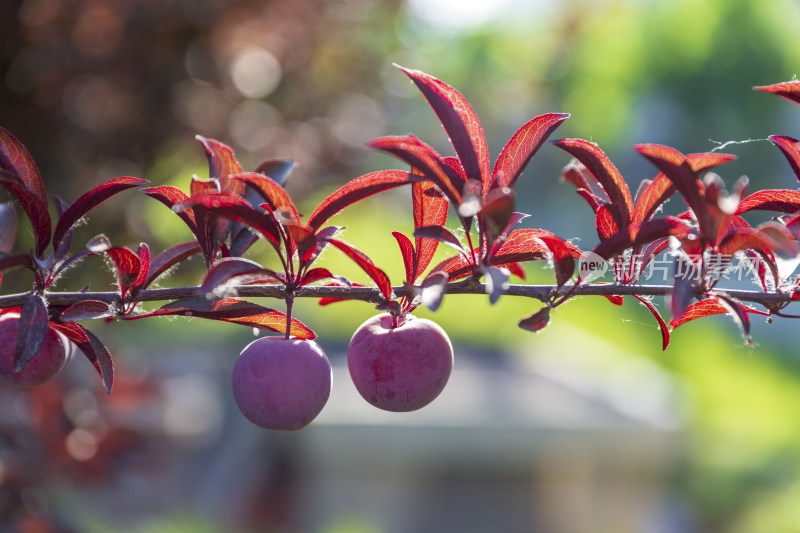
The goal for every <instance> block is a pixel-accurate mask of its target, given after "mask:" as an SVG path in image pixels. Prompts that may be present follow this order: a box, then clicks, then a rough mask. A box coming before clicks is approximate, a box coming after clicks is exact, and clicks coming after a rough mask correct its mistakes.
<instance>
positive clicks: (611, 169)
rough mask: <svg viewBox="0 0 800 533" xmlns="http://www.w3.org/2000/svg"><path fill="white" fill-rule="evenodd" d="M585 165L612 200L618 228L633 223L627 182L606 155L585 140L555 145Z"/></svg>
mask: <svg viewBox="0 0 800 533" xmlns="http://www.w3.org/2000/svg"><path fill="white" fill-rule="evenodd" d="M554 144H555V145H556V146H558V147H559V148H561V149H562V150H564V151H566V152H567V153H569V154H571V155H572V156H573V157H575V158H576V159H577V160H578V161H580V162H581V163H583V165H584V166H586V168H587V169H589V172H591V173H592V175H594V177H595V178H597V181H598V182H599V183H600V185H602V186H603V189H604V190H605V191H606V194H608V198H609V200H611V207H610V209H611V211H612V214H613V215H614V220H616V222H617V226H619V227H623V226H627V225H628V224H630V222H631V213H632V212H633V199H632V198H631V192H630V190H629V189H628V186H627V185H626V184H625V180H623V179H622V175H621V174H620V173H619V170H617V167H615V166H614V164H613V163H612V162H611V160H610V159H609V158H608V156H606V154H605V153H603V151H602V150H601V149H600V147H599V146H597V145H596V144H595V143H593V142H589V141H585V140H583V139H562V140H560V141H556V142H555V143H554Z"/></svg>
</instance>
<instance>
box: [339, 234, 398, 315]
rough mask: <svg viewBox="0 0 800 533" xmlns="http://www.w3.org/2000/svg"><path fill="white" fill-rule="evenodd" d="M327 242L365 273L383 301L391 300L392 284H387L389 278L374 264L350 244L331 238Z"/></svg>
mask: <svg viewBox="0 0 800 533" xmlns="http://www.w3.org/2000/svg"><path fill="white" fill-rule="evenodd" d="M327 241H328V242H329V243H330V244H332V245H334V246H335V247H337V248H338V249H339V250H341V251H342V252H344V253H345V255H346V256H347V257H349V258H350V259H352V260H353V261H355V262H356V264H357V265H358V266H360V267H361V268H362V269H363V270H364V272H366V273H367V275H368V276H369V277H370V278H371V279H372V281H374V282H375V284H376V285H377V286H378V289H380V291H381V294H382V295H383V297H384V298H385V299H387V300H391V299H392V284H391V283H390V282H389V277H388V276H387V275H386V273H385V272H384V271H383V270H381V269H380V268H378V267H377V266H375V263H373V262H372V260H371V259H370V258H369V257H367V256H366V255H365V254H364V253H363V252H361V251H360V250H357V249H356V248H354V247H353V246H351V245H350V244H347V243H346V242H344V241H341V240H339V239H332V238H331V239H327Z"/></svg>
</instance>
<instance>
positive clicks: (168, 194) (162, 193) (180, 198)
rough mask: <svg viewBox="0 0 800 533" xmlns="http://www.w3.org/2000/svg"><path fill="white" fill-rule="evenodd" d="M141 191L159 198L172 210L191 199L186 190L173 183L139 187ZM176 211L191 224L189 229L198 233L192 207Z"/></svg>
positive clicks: (187, 223)
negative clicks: (174, 185) (172, 184)
mask: <svg viewBox="0 0 800 533" xmlns="http://www.w3.org/2000/svg"><path fill="white" fill-rule="evenodd" d="M139 192H142V193H144V194H146V195H147V196H149V197H151V198H154V199H156V200H158V201H159V202H161V203H162V204H164V205H166V206H167V207H169V209H170V210H172V208H173V207H175V206H176V205H180V204H183V203H185V202H187V201H188V200H189V196H187V195H186V193H185V192H183V191H182V190H180V189H178V188H177V187H173V186H171V185H159V186H158V187H146V188H144V189H139ZM175 213H176V214H177V215H178V216H179V217H181V219H182V220H183V221H184V222H185V223H186V225H187V226H189V229H190V230H191V231H192V233H194V234H195V235H196V234H197V225H196V224H195V221H194V213H193V212H192V208H190V207H187V208H185V209H183V210H181V211H177V212H175Z"/></svg>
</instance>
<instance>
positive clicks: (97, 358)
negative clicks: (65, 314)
mask: <svg viewBox="0 0 800 533" xmlns="http://www.w3.org/2000/svg"><path fill="white" fill-rule="evenodd" d="M50 327H52V328H53V329H56V330H58V331H60V332H61V333H63V334H64V335H66V337H67V338H68V339H69V340H71V341H72V342H73V343H75V345H76V346H77V347H78V349H79V350H80V351H81V352H83V354H84V355H85V356H86V358H87V359H88V360H89V362H90V363H92V366H94V368H95V369H96V370H97V372H98V373H99V374H100V378H101V379H102V380H103V387H105V389H106V392H107V393H108V394H111V387H112V385H113V384H114V361H113V360H112V359H111V353H109V351H108V348H106V346H105V345H104V344H103V343H102V342H101V341H100V339H98V338H97V337H96V336H95V335H94V334H93V333H92V332H91V331H89V330H88V329H86V328H85V327H83V326H82V325H81V324H78V323H77V322H63V323H62V322H51V323H50Z"/></svg>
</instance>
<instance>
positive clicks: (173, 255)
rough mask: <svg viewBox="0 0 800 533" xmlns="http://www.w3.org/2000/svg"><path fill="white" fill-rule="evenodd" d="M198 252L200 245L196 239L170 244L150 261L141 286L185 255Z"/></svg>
mask: <svg viewBox="0 0 800 533" xmlns="http://www.w3.org/2000/svg"><path fill="white" fill-rule="evenodd" d="M199 252H200V245H199V244H198V243H197V241H189V242H183V243H180V244H176V245H174V246H171V247H169V248H167V249H166V250H164V251H163V252H161V253H160V254H158V255H157V256H156V257H155V259H153V261H152V262H151V263H150V273H149V274H148V276H147V281H146V282H145V283H144V285H143V286H142V288H143V289H144V288H146V287H148V286H149V285H150V284H151V283H153V281H154V280H155V279H156V278H158V277H159V276H160V275H161V274H163V273H164V272H166V271H167V270H169V269H170V268H172V267H173V266H175V265H176V264H178V263H179V262H181V261H183V260H184V259H186V258H187V257H191V256H193V255H194V254H197V253H199Z"/></svg>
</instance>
